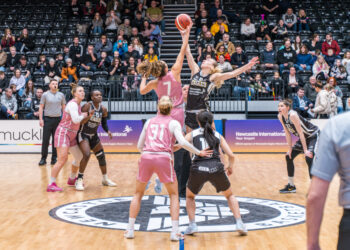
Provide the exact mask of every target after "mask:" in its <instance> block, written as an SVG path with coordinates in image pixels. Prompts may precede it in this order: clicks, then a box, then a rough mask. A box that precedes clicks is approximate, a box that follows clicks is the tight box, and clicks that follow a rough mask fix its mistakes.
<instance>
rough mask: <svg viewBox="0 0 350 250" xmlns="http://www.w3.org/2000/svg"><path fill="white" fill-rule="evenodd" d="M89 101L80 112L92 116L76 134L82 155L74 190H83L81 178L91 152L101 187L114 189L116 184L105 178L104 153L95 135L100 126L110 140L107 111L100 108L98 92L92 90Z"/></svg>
mask: <svg viewBox="0 0 350 250" xmlns="http://www.w3.org/2000/svg"><path fill="white" fill-rule="evenodd" d="M90 97H91V101H90V102H88V103H86V104H85V105H84V106H83V107H82V108H81V111H82V112H89V111H90V110H94V111H95V112H94V114H93V116H92V117H91V118H90V119H89V120H88V121H87V122H86V123H85V124H82V125H81V127H80V130H79V132H78V136H77V138H78V143H79V147H80V150H81V151H82V153H83V159H82V160H81V162H80V166H79V173H78V179H77V181H76V182H75V189H76V190H80V191H82V190H84V184H83V176H84V171H85V168H86V165H87V163H88V161H89V159H90V152H91V150H92V151H93V152H94V153H95V155H96V158H97V160H98V163H99V165H100V169H101V172H102V176H103V178H102V185H104V186H110V187H114V186H116V184H115V183H114V182H113V181H111V180H110V179H108V177H107V166H106V165H107V163H106V158H105V153H104V150H103V147H102V144H101V141H100V138H99V137H98V135H97V129H98V127H99V126H100V124H101V125H102V128H103V130H104V131H106V132H107V133H108V136H109V138H110V139H112V133H111V131H109V129H108V125H107V116H108V111H107V109H106V108H105V107H104V106H102V104H101V102H102V94H101V92H100V91H99V90H92V91H91V93H90Z"/></svg>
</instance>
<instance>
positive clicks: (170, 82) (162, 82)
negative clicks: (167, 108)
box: [156, 70, 184, 107]
mask: <svg viewBox="0 0 350 250" xmlns="http://www.w3.org/2000/svg"><path fill="white" fill-rule="evenodd" d="M156 93H157V95H158V100H160V98H162V97H163V96H165V95H167V96H169V97H170V99H171V100H172V102H173V107H177V106H179V105H181V104H183V102H184V99H183V96H182V86H181V83H180V82H178V81H176V80H175V77H174V75H173V73H172V72H171V70H170V71H169V72H168V73H167V74H166V76H164V77H162V78H160V79H158V86H157V89H156Z"/></svg>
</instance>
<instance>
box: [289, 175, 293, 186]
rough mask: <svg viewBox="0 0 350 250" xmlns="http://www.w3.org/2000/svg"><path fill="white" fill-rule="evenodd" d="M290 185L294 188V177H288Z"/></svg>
mask: <svg viewBox="0 0 350 250" xmlns="http://www.w3.org/2000/svg"><path fill="white" fill-rule="evenodd" d="M288 184H289V185H291V186H294V177H289V176H288Z"/></svg>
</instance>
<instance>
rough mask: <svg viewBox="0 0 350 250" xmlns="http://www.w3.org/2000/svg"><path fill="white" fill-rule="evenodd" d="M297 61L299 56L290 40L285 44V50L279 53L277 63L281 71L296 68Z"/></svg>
mask: <svg viewBox="0 0 350 250" xmlns="http://www.w3.org/2000/svg"><path fill="white" fill-rule="evenodd" d="M296 61H297V54H296V53H295V51H294V50H293V49H292V48H291V45H290V40H286V41H285V42H284V49H282V50H279V51H278V52H277V63H278V64H279V67H280V71H281V72H282V71H283V70H284V69H287V68H288V67H292V66H294V64H295V63H296Z"/></svg>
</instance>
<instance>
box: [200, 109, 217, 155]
mask: <svg viewBox="0 0 350 250" xmlns="http://www.w3.org/2000/svg"><path fill="white" fill-rule="evenodd" d="M197 120H198V122H199V124H200V126H201V127H202V128H203V129H204V133H203V135H204V138H205V140H206V141H207V143H208V145H209V147H210V149H214V148H216V147H217V146H218V145H219V143H220V141H219V139H218V138H216V137H215V134H214V131H213V128H212V123H213V115H212V114H211V113H210V112H209V111H207V110H203V111H200V112H199V113H198V115H197Z"/></svg>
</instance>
